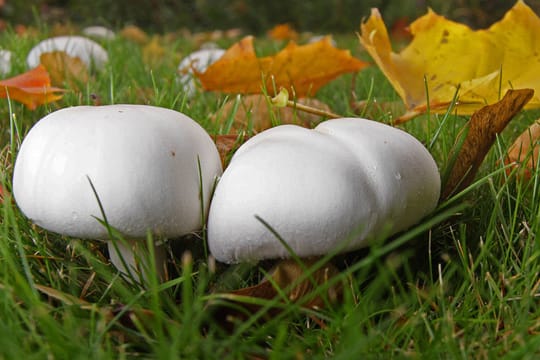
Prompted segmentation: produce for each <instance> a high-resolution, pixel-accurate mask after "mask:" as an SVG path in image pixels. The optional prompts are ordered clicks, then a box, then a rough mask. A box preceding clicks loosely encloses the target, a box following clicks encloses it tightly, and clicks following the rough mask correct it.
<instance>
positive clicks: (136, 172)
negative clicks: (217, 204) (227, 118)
mask: <svg viewBox="0 0 540 360" xmlns="http://www.w3.org/2000/svg"><path fill="white" fill-rule="evenodd" d="M199 164H200V173H199ZM221 171H222V169H221V162H220V158H219V154H218V151H217V149H216V147H215V145H214V143H213V141H212V139H211V138H210V136H209V135H208V134H207V133H206V131H204V129H203V128H202V127H201V126H200V125H199V124H197V123H196V122H195V121H193V120H192V119H191V118H189V117H187V116H186V115H184V114H181V113H179V112H176V111H173V110H169V109H165V108H159V107H153V106H145V105H107V106H97V107H93V106H77V107H71V108H66V109H62V110H58V111H56V112H53V113H51V114H49V115H47V116H46V117H44V118H43V119H41V120H40V121H39V122H38V123H36V125H35V126H34V127H33V128H32V129H31V130H30V132H29V133H28V135H27V136H26V137H25V139H24V141H23V143H22V145H21V147H20V150H19V153H18V156H17V159H16V162H15V168H14V175H13V194H14V198H15V200H16V202H17V204H18V206H19V207H20V209H21V210H22V212H23V213H24V214H25V215H26V216H27V217H28V218H30V219H31V220H32V221H33V222H35V223H36V224H37V225H39V226H41V227H43V228H45V229H47V230H50V231H53V232H57V233H61V234H65V235H70V236H74V237H80V238H93V239H105V238H107V237H108V234H107V230H106V228H105V227H104V226H103V225H102V224H100V223H99V222H98V221H97V220H96V218H99V219H103V216H102V214H101V211H100V208H99V206H98V201H97V199H96V196H95V194H94V192H93V190H92V188H91V184H90V181H91V183H92V184H93V185H94V187H95V189H96V192H97V196H98V197H99V200H100V201H101V203H102V205H103V209H104V212H105V215H106V218H107V221H108V222H109V224H110V225H111V226H112V227H113V228H116V229H117V230H119V231H120V232H121V233H122V234H124V235H125V236H126V237H129V238H144V237H145V236H146V235H147V232H148V231H150V232H152V233H154V234H158V235H161V236H166V237H175V236H180V235H183V234H186V233H189V232H192V231H195V230H198V229H200V228H201V226H202V219H201V214H202V212H203V211H204V212H205V213H206V212H207V210H208V205H209V200H210V196H211V192H212V190H213V186H214V182H215V179H216V177H218V176H219V175H220V174H221ZM199 176H201V178H202V183H201V181H200V178H199ZM89 180H90V181H89ZM201 187H202V191H201ZM201 193H202V199H201V198H200V194H201ZM201 207H203V208H201Z"/></svg>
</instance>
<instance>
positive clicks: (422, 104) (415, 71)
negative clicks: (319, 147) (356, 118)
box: [359, 0, 540, 123]
mask: <svg viewBox="0 0 540 360" xmlns="http://www.w3.org/2000/svg"><path fill="white" fill-rule="evenodd" d="M410 31H411V34H412V36H413V40H412V41H411V42H410V43H409V44H408V45H407V46H406V47H405V48H404V49H403V50H402V51H401V52H399V53H395V52H393V51H392V46H391V43H390V39H389V36H388V31H387V29H386V26H385V24H384V22H383V20H382V17H381V15H380V13H379V11H378V10H377V9H373V10H372V12H371V16H370V17H369V19H368V20H367V21H366V22H364V23H363V24H361V27H360V32H361V34H360V37H359V40H360V43H361V44H362V45H363V46H364V48H365V49H366V50H367V51H368V53H369V54H370V55H371V57H372V58H373V59H374V61H375V62H376V63H377V65H378V66H379V68H380V69H381V71H382V72H383V73H384V75H385V76H386V77H387V78H388V80H389V81H390V83H391V84H392V86H393V87H394V89H395V90H396V92H397V93H398V95H399V96H400V97H401V99H402V100H403V102H404V103H405V105H406V107H407V109H408V112H409V115H410V116H407V117H404V118H403V119H402V121H401V122H403V121H406V120H408V119H409V118H411V117H412V116H414V115H417V114H421V113H423V112H425V111H426V110H427V107H428V104H427V98H428V96H427V95H426V87H427V91H428V94H429V101H430V104H429V108H430V110H431V111H433V112H444V111H446V109H447V107H448V105H449V104H450V102H451V101H452V98H453V96H454V94H455V93H456V91H457V90H458V88H459V99H458V104H457V106H456V109H457V112H458V113H459V114H464V115H470V114H472V113H473V112H474V111H476V110H478V109H479V108H481V107H483V106H485V105H487V104H493V103H495V102H497V101H498V100H499V99H500V98H501V95H502V94H504V93H506V91H507V90H509V89H513V88H518V89H521V88H531V89H534V90H536V93H537V94H538V93H540V92H539V90H540V36H539V35H538V34H540V18H538V16H537V15H536V14H535V13H534V12H533V11H532V10H531V9H530V8H529V7H528V6H527V5H526V4H525V3H524V2H523V1H521V0H519V1H517V3H516V4H515V5H514V7H513V8H512V9H510V10H509V11H508V12H507V13H506V15H505V16H504V18H503V19H501V20H500V21H499V22H497V23H495V24H493V25H492V26H491V27H490V28H488V29H484V30H477V31H474V30H472V29H470V28H469V27H468V26H466V25H463V24H460V23H457V22H453V21H450V20H448V19H446V18H444V17H442V16H440V15H438V14H436V13H435V12H433V11H432V10H429V11H428V13H427V14H426V15H424V16H422V17H420V18H418V19H417V20H416V21H414V22H413V23H412V24H411V26H410ZM538 106H540V98H539V97H538V95H535V96H534V97H533V99H532V100H531V101H530V102H529V103H528V104H527V107H528V108H533V107H538ZM397 122H398V123H399V122H400V120H398V121H397Z"/></svg>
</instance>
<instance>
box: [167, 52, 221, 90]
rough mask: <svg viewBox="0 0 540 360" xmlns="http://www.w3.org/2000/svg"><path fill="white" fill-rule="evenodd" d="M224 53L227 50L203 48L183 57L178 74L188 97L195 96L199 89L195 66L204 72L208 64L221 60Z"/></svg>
mask: <svg viewBox="0 0 540 360" xmlns="http://www.w3.org/2000/svg"><path fill="white" fill-rule="evenodd" d="M224 53H225V50H223V49H216V48H210V49H201V50H197V51H195V52H192V53H191V54H189V55H188V56H186V57H185V58H183V59H182V61H181V62H180V64H179V65H178V75H179V81H180V83H181V84H182V86H183V87H184V92H185V93H186V94H187V96H188V97H191V96H193V95H194V94H195V93H196V91H197V82H196V79H195V77H194V74H193V68H194V69H196V70H197V71H199V72H204V71H205V70H206V69H207V68H208V66H210V65H211V64H212V63H214V62H216V61H217V60H219V58H221V56H223V54H224Z"/></svg>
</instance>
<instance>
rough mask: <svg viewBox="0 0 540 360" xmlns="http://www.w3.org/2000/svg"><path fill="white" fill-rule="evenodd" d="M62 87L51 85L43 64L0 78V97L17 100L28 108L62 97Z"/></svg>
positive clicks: (31, 108)
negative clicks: (18, 73) (21, 72)
mask: <svg viewBox="0 0 540 360" xmlns="http://www.w3.org/2000/svg"><path fill="white" fill-rule="evenodd" d="M63 91H64V90H63V89H59V88H56V87H51V79H50V77H49V74H48V73H47V70H46V69H45V67H44V66H43V65H38V66H37V67H36V68H34V69H32V70H30V71H27V72H25V73H23V74H20V75H17V76H14V77H12V78H9V79H5V80H0V98H7V97H8V96H9V98H10V99H12V100H16V101H19V102H21V103H23V104H24V105H26V106H27V107H28V108H29V109H30V110H33V109H35V108H36V107H37V106H39V105H42V104H46V103H49V102H52V101H56V100H58V99H61V98H62V95H60V94H58V93H59V92H63Z"/></svg>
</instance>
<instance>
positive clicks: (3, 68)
mask: <svg viewBox="0 0 540 360" xmlns="http://www.w3.org/2000/svg"><path fill="white" fill-rule="evenodd" d="M12 55H13V53H12V52H11V51H9V50H0V75H5V74H8V73H9V72H10V71H11V56H12Z"/></svg>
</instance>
